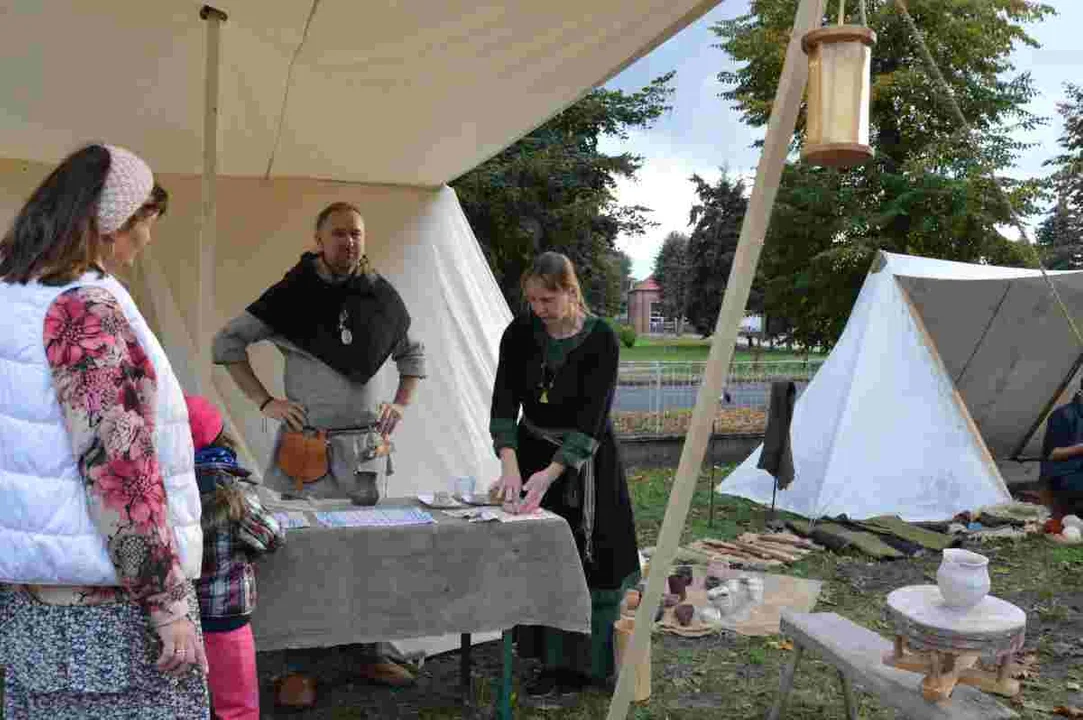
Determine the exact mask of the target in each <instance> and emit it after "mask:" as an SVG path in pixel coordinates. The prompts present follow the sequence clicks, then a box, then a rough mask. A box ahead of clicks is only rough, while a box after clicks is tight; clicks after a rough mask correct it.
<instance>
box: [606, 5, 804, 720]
mask: <svg viewBox="0 0 1083 720" xmlns="http://www.w3.org/2000/svg"><path fill="white" fill-rule="evenodd" d="M824 3H825V0H801V2H800V3H799V5H798V7H797V14H796V16H795V18H794V24H793V30H792V31H791V33H790V43H789V46H788V47H787V49H786V60H785V62H784V64H783V66H782V75H781V77H780V78H779V83H778V89H777V90H776V91H775V102H774V105H773V106H772V109H771V118H770V120H769V121H768V124H767V135H766V137H765V139H764V145H763V154H762V155H761V156H760V162H759V166H758V167H757V169H756V181H755V184H754V185H753V186H752V196H751V197H750V198H749V201H748V209H747V211H746V212H745V217H744V221H743V222H742V223H741V235H740V239H739V240H738V243H737V252H736V254H735V256H734V258H733V266H732V267H731V268H730V275H729V280H728V281H727V283H726V289H725V291H724V293H723V296H722V308H721V310H720V312H719V314H718V321H717V323H716V324H715V331H714V337H713V339H712V341H711V351H710V355H709V356H708V358H707V366H706V368H705V369H704V374H703V383H702V385H701V386H700V389H699V395H698V397H697V398H696V408H695V410H694V411H693V413H692V422H691V426H690V427H689V430H688V436H687V437H686V438H685V442H684V449H683V450H682V451H681V461H680V465H679V466H678V468H677V477H676V480H675V481H674V483H673V490H672V492H671V494H670V498H669V504H668V506H667V507H666V514H665V518H664V519H663V521H662V529H661V531H660V532H659V538H658V545H657V547H656V548H655V551H654V555H653V556H652V557H651V563H650V564H651V569H650V572H649V573H648V575H647V589H646V592H645V594H644V598H643V600H642V602H640V605H639V609H638V610H637V611H636V617H635V629H634V630H633V632H632V642H631V647H630V650H629V652H628V653H627V654H626V655H625V658H624V663H623V664H622V667H621V669H620V677H619V679H618V681H617V689H616V692H615V693H614V695H613V700H612V702H611V703H610V705H609V714H608V715H607V716H606V717H607V720H623V719H624V718H627V716H628V708H629V705H630V704H631V700H632V689H633V685H634V684H635V670H634V668H635V665H636V664H637V663H638V662H639V658H641V657H642V656H643V653H644V651H645V650H646V643H647V638H648V637H649V634H650V631H651V626H652V625H653V624H654V613H655V610H656V609H657V607H658V602H659V600H660V599H661V597H662V584H663V582H664V581H665V578H666V574H667V571H668V569H669V566H670V563H672V562H673V558H674V556H675V555H676V553H677V545H678V543H679V542H680V537H681V530H682V529H683V528H684V523H685V519H686V517H687V515H688V507H689V505H690V504H691V502H692V494H693V492H694V491H695V488H696V480H697V478H698V476H699V472H700V466H701V464H702V463H703V453H704V451H705V450H706V447H707V438H708V435H709V434H710V429H711V420H712V419H713V418H714V416H715V413H716V412H717V409H718V398H719V397H721V393H722V383H723V380H724V377H725V372H726V370H727V369H728V368H729V366H730V362H731V361H732V360H733V347H734V344H735V343H736V341H737V331H738V329H739V326H740V323H741V319H742V318H743V317H744V313H745V306H746V305H747V304H748V296H749V293H750V292H751V290H752V280H753V279H754V278H755V275H756V266H757V265H758V264H759V260H760V251H761V250H762V249H763V239H764V235H765V234H766V232H767V224H768V221H769V220H770V217H771V208H772V206H773V205H774V202H775V195H776V194H777V192H778V184H779V179H780V178H781V177H782V169H783V166H784V165H785V163H786V155H787V154H788V152H789V148H790V139H791V138H792V137H793V132H794V128H795V127H796V125H797V113H798V110H799V109H800V107H801V99H802V97H803V96H804V93H805V82H806V81H807V80H808V61H807V60H806V59H805V54H804V51H803V50H802V49H801V37H802V36H803V35H804V34H805V33H806V32H808V31H809V30H813V29H815V28H817V27H819V26H820V24H821V22H822V21H823V17H824ZM711 492H715V490H714V488H711Z"/></svg>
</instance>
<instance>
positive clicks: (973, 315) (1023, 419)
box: [899, 274, 1083, 458]
mask: <svg viewBox="0 0 1083 720" xmlns="http://www.w3.org/2000/svg"><path fill="white" fill-rule="evenodd" d="M899 282H900V283H902V285H903V286H904V287H905V288H906V289H907V292H908V293H909V294H910V297H911V298H912V299H913V301H914V304H915V306H917V308H918V310H919V312H921V314H922V317H923V318H924V320H925V324H926V327H928V329H929V333H930V334H931V335H932V337H933V339H934V340H935V342H936V345H937V347H938V348H939V349H940V353H941V355H942V356H943V358H944V364H945V365H946V366H947V368H948V371H949V373H950V375H951V378H952V380H953V381H954V382H955V384H956V387H958V389H959V392H960V393H961V394H962V396H963V399H964V400H965V401H966V405H967V407H968V408H970V412H971V414H972V415H973V417H974V421H975V422H976V423H977V424H978V427H979V428H980V429H981V434H982V437H983V438H984V439H985V442H986V444H987V445H988V446H989V449H990V451H991V452H992V453H993V454H994V455H995V456H997V457H1000V458H1008V457H1011V456H1012V455H1013V454H1014V453H1015V451H1016V449H1017V448H1018V447H1019V446H1020V444H1022V443H1023V442H1025V441H1026V440H1027V439H1028V438H1027V437H1026V433H1027V432H1028V431H1029V430H1030V429H1031V428H1032V427H1034V425H1035V423H1039V424H1040V421H1041V420H1042V419H1043V418H1042V414H1043V411H1044V410H1045V408H1046V407H1047V405H1048V403H1049V400H1050V399H1051V398H1052V397H1054V396H1055V395H1057V394H1058V391H1059V389H1060V388H1061V387H1062V386H1063V385H1064V384H1065V382H1066V381H1067V380H1068V379H1069V376H1070V375H1071V374H1072V372H1073V370H1074V369H1075V367H1076V364H1077V362H1078V360H1079V358H1080V354H1081V352H1083V348H1080V347H1079V341H1078V340H1077V339H1076V337H1075V335H1074V334H1073V333H1072V330H1071V327H1070V326H1069V324H1068V321H1067V319H1065V317H1064V313H1063V312H1061V310H1060V308H1059V307H1058V306H1057V304H1056V301H1055V299H1054V298H1053V296H1052V294H1051V293H1050V290H1049V285H1048V283H1047V282H1046V280H1045V279H1043V278H1041V277H1016V278H1012V279H989V280H965V281H952V280H945V279H934V278H922V277H899ZM1053 282H1055V283H1056V285H1057V291H1058V293H1059V294H1060V296H1061V299H1062V300H1063V301H1064V302H1065V304H1066V305H1067V306H1068V307H1069V308H1075V309H1077V310H1083V274H1069V275H1058V276H1056V277H1055V278H1053ZM949 309H950V310H949ZM1077 317H1078V316H1077ZM1041 429H1042V430H1044V428H1041Z"/></svg>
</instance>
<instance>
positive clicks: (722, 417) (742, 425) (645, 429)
mask: <svg viewBox="0 0 1083 720" xmlns="http://www.w3.org/2000/svg"><path fill="white" fill-rule="evenodd" d="M691 422H692V411H691V410H666V411H665V412H663V413H662V417H661V422H660V423H659V417H658V413H657V412H615V413H613V427H614V429H615V430H616V432H617V434H618V435H685V434H686V433H687V432H688V426H689V425H690V424H691ZM715 422H716V425H715V428H716V432H718V433H723V434H733V435H755V434H760V433H762V432H763V431H764V428H765V427H766V426H767V413H766V412H765V411H764V410H755V409H752V408H725V409H723V410H719V412H718V414H717V415H716V416H715Z"/></svg>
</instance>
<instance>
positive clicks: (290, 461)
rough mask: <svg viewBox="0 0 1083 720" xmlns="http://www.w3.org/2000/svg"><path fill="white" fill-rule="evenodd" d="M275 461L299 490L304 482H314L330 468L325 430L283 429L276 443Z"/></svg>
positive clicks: (299, 490)
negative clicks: (276, 454)
mask: <svg viewBox="0 0 1083 720" xmlns="http://www.w3.org/2000/svg"><path fill="white" fill-rule="evenodd" d="M276 462H277V463H278V467H279V469H281V470H282V472H284V473H286V474H287V475H289V476H290V478H292V479H293V483H294V485H295V487H296V488H297V491H298V492H301V491H302V490H304V486H305V484H306V483H312V482H316V481H317V480H319V479H320V478H322V477H323V476H324V475H326V474H327V473H328V471H329V470H330V462H329V458H328V441H327V431H326V430H317V429H315V428H305V429H304V430H302V431H300V432H295V431H293V430H287V431H285V432H284V433H282V441H281V442H280V443H279V445H278V456H277V457H276Z"/></svg>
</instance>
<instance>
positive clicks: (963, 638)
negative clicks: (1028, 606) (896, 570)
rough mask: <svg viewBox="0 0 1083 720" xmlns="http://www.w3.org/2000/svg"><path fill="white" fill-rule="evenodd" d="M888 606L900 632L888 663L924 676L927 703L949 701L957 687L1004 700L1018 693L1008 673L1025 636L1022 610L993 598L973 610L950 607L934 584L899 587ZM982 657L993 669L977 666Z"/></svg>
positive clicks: (891, 596) (890, 598)
mask: <svg viewBox="0 0 1083 720" xmlns="http://www.w3.org/2000/svg"><path fill="white" fill-rule="evenodd" d="M887 608H888V614H889V615H890V617H891V620H892V622H893V624H894V625H895V631H896V634H895V642H894V647H893V648H892V650H891V651H890V652H886V653H884V655H883V661H884V664H885V665H890V666H891V667H896V668H899V669H901V670H909V671H911V672H917V673H922V674H923V675H924V676H925V677H924V679H923V680H922V683H921V694H922V696H923V697H924V698H925V699H926V700H928V701H929V702H939V701H941V700H946V699H948V698H949V697H951V693H952V691H953V690H955V687H956V685H959V684H963V685H971V686H974V687H977V688H979V689H981V690H984V691H985V692H990V693H995V694H997V695H1003V696H1005V697H1011V696H1013V695H1015V694H1016V693H1018V692H1019V682H1018V681H1017V680H1013V679H1012V678H1011V673H1010V669H1009V666H1010V662H1011V656H1012V653H1014V652H1015V651H1017V650H1019V649H1021V648H1022V646H1023V639H1024V634H1025V632H1026V614H1025V613H1024V612H1023V611H1022V610H1020V609H1019V608H1017V607H1015V606H1014V605H1012V604H1011V603H1008V602H1005V601H1003V600H1000V599H998V598H995V597H990V596H986V597H985V598H984V599H983V600H982V601H981V602H980V603H978V604H977V605H975V606H974V607H972V608H966V609H958V608H949V607H947V606H946V605H944V602H943V598H942V597H941V595H940V590H939V588H937V587H936V586H935V585H915V586H911V587H905V588H900V589H899V590H896V591H894V592H893V593H891V594H890V595H888V598H887ZM982 656H986V657H992V658H995V665H996V670H995V671H990V670H987V669H984V668H982V667H981V666H980V665H979V660H980V658H981V657H982Z"/></svg>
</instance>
